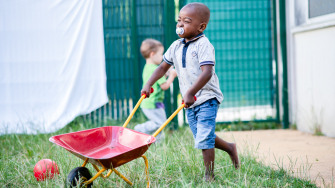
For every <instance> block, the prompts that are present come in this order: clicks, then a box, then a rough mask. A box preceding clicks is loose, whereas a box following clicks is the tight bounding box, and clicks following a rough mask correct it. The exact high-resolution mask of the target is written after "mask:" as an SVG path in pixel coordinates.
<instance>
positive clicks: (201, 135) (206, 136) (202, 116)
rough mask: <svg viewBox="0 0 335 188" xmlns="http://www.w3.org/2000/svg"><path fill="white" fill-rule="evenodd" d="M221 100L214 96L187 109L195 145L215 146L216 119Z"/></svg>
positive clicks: (199, 146) (207, 147)
mask: <svg viewBox="0 0 335 188" xmlns="http://www.w3.org/2000/svg"><path fill="white" fill-rule="evenodd" d="M218 108H219V102H218V101H217V100H216V99H215V98H213V99H209V100H207V101H206V102H204V103H202V104H200V105H198V106H196V107H194V108H188V109H186V116H187V120H188V123H189V125H190V128H191V131H192V133H193V137H194V147H195V148H198V149H211V148H214V147H215V137H216V135H215V119H216V115H217V111H218Z"/></svg>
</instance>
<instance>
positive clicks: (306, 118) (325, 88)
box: [286, 0, 335, 137]
mask: <svg viewBox="0 0 335 188" xmlns="http://www.w3.org/2000/svg"><path fill="white" fill-rule="evenodd" d="M286 2H287V39H288V42H287V44H288V74H289V96H290V98H289V100H290V101H289V104H290V109H289V110H290V123H291V124H296V125H297V128H298V130H301V131H304V132H310V133H315V132H316V129H320V130H321V132H322V133H323V134H324V135H326V136H330V137H335V13H333V14H328V15H324V16H320V17H316V18H312V19H310V18H308V1H305V0H295V1H288V0H287V1H286Z"/></svg>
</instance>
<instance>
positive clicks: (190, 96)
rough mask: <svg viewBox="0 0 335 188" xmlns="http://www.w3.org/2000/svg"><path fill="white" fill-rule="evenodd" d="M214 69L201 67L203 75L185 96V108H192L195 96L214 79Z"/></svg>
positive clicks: (210, 66) (207, 66)
mask: <svg viewBox="0 0 335 188" xmlns="http://www.w3.org/2000/svg"><path fill="white" fill-rule="evenodd" d="M212 69H213V65H203V66H201V70H202V73H201V74H200V76H199V77H198V79H197V81H196V82H195V83H194V84H193V85H192V86H191V88H190V89H188V91H187V92H186V94H185V96H184V104H185V108H188V107H190V106H191V105H192V104H193V103H194V96H195V94H196V93H197V92H198V91H199V90H200V89H201V88H202V87H204V86H205V85H206V83H207V82H208V81H209V80H210V79H211V78H212V74H213V73H212Z"/></svg>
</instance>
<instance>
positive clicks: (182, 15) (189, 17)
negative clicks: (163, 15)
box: [177, 7, 207, 41]
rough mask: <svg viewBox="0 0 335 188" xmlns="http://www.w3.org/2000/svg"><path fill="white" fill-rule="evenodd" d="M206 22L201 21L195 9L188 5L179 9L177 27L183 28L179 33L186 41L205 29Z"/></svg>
mask: <svg viewBox="0 0 335 188" xmlns="http://www.w3.org/2000/svg"><path fill="white" fill-rule="evenodd" d="M206 26H207V24H206V23H204V22H201V19H199V16H198V14H197V12H196V10H195V9H193V8H190V7H184V8H182V9H181V10H180V12H179V16H178V23H177V27H182V28H184V33H183V34H182V35H179V37H181V38H185V39H186V41H188V40H190V39H192V38H193V37H195V36H197V35H199V34H200V33H202V32H203V31H204V30H205V29H206Z"/></svg>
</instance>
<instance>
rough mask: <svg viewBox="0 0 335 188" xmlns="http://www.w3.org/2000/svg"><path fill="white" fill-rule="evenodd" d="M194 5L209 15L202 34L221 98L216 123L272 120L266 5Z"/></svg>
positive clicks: (241, 1)
mask: <svg viewBox="0 0 335 188" xmlns="http://www.w3.org/2000/svg"><path fill="white" fill-rule="evenodd" d="M190 2H193V1H185V2H184V3H190ZM197 2H202V3H204V4H206V5H207V6H208V7H209V9H210V11H211V18H210V23H209V24H208V27H207V29H206V30H205V32H204V33H205V35H206V36H207V37H208V38H209V40H210V41H211V42H212V44H213V46H214V47H215V55H216V68H215V69H216V73H217V75H218V77H219V80H220V88H221V90H222V92H223V94H224V97H225V100H224V101H223V103H222V104H221V106H220V108H221V109H220V111H219V112H221V114H219V115H221V116H223V118H221V119H220V117H218V118H219V119H220V121H227V120H228V121H234V120H259V119H276V118H277V117H276V101H275V100H277V99H276V98H277V97H276V83H275V78H276V74H275V73H276V71H275V70H274V67H275V66H273V47H272V41H273V34H272V33H273V30H272V3H271V1H270V0H222V1H213V0H200V1H197Z"/></svg>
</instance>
